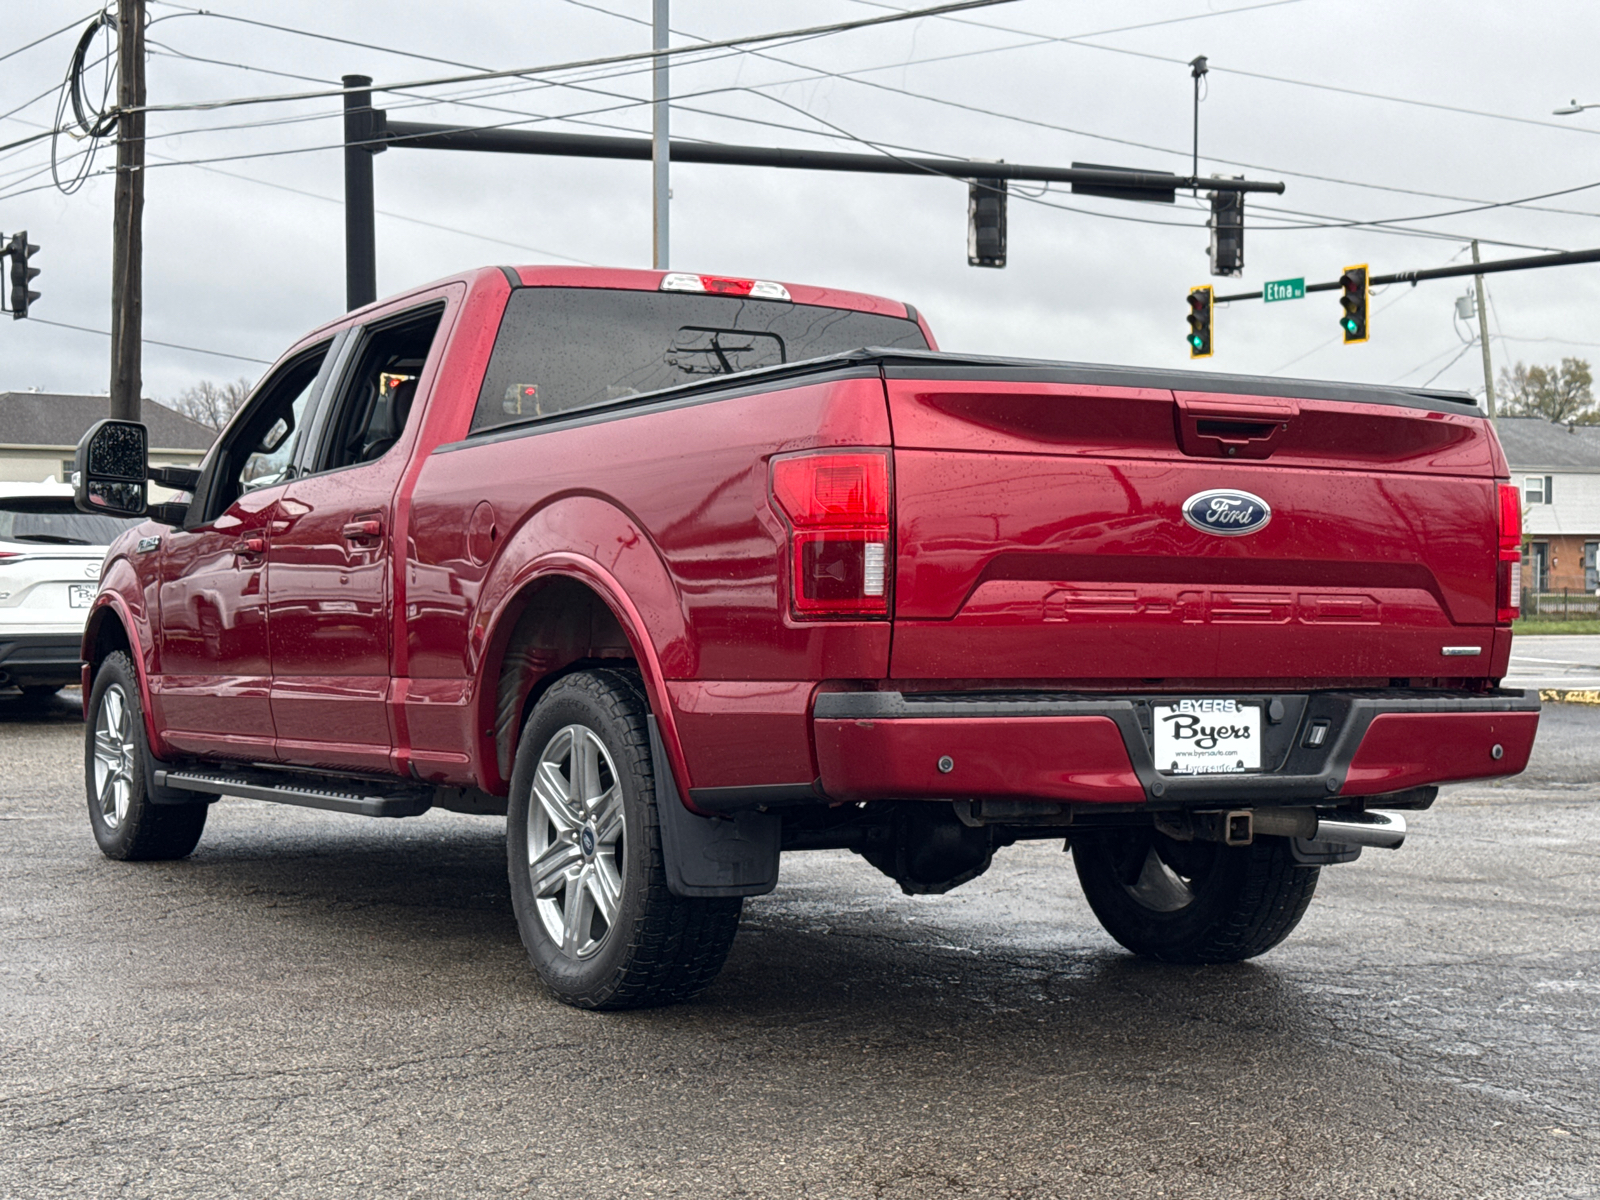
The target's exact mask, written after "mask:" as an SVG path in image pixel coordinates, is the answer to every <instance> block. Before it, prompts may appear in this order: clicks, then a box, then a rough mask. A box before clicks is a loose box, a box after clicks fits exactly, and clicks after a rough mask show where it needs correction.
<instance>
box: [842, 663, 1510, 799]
mask: <svg viewBox="0 0 1600 1200" xmlns="http://www.w3.org/2000/svg"><path fill="white" fill-rule="evenodd" d="M1237 698H1238V699H1241V700H1250V701H1257V702H1260V703H1262V704H1263V706H1264V709H1265V711H1268V712H1270V713H1272V714H1274V715H1275V717H1276V719H1272V718H1271V717H1269V718H1268V721H1267V724H1266V728H1265V729H1264V730H1263V736H1262V762H1263V764H1264V765H1265V766H1266V768H1267V769H1264V770H1262V771H1259V772H1252V773H1248V774H1229V775H1169V774H1163V773H1161V772H1159V771H1157V770H1156V768H1155V764H1154V762H1153V761H1152V758H1151V752H1150V745H1151V742H1150V705H1151V702H1152V700H1160V699H1162V698H1161V697H1137V698H1123V697H1119V698H1106V697H1096V696H1083V695H1062V694H1053V693H993V692H966V693H938V694H916V693H901V692H826V693H823V694H822V695H819V696H818V697H817V699H816V707H815V710H814V718H815V720H814V731H815V737H816V748H817V764H818V768H819V773H820V779H819V784H820V787H821V790H822V791H823V792H824V793H825V794H826V795H827V797H828V798H829V799H832V800H847V801H860V800H889V799H919V798H920V799H930V800H931V799H980V798H981V799H991V798H993V799H1005V798H1009V799H1037V800H1051V801H1061V800H1070V801H1075V802H1079V803H1091V804H1094V803H1100V804H1149V805H1152V806H1156V807H1181V806H1186V805H1191V804H1202V803H1227V804H1250V803H1259V804H1282V803H1305V802H1308V801H1309V802H1318V801H1320V802H1322V803H1324V804H1325V803H1327V802H1328V801H1329V800H1330V799H1332V798H1334V797H1338V796H1373V795H1382V794H1386V793H1390V792H1397V791H1403V790H1405V789H1408V788H1413V787H1423V786H1427V785H1429V784H1436V783H1447V782H1453V781H1457V780H1463V779H1489V778H1495V777H1498V776H1504V775H1515V774H1517V773H1518V772H1519V771H1521V770H1522V769H1523V768H1524V767H1525V766H1527V762H1528V755H1529V753H1530V752H1531V751H1532V749H1533V739H1534V735H1535V733H1536V732H1537V730H1538V725H1539V697H1538V693H1537V692H1522V691H1508V690H1503V691H1498V692H1494V693H1491V694H1489V695H1482V694H1469V693H1458V692H1425V693H1423V692H1405V691H1392V692H1388V691H1373V692H1311V693H1300V694H1297V695H1280V694H1262V695H1257V696H1240V697H1237ZM1318 724H1325V725H1326V730H1325V732H1324V734H1323V736H1322V738H1321V739H1320V743H1319V744H1318V745H1315V746H1313V745H1310V744H1308V742H1309V741H1311V740H1312V739H1311V737H1310V736H1309V735H1310V731H1311V729H1312V728H1313V726H1315V725H1318Z"/></svg>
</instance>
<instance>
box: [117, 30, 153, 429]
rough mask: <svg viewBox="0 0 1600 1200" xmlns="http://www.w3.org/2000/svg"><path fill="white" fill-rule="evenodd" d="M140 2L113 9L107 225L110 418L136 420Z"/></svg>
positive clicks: (140, 303) (139, 371)
mask: <svg viewBox="0 0 1600 1200" xmlns="http://www.w3.org/2000/svg"><path fill="white" fill-rule="evenodd" d="M144 98H145V92H144V0H120V2H119V3H118V5H117V109H118V113H117V184H116V195H115V210H114V215H113V217H112V225H111V415H112V416H113V417H116V418H119V419H121V420H124V421H137V420H138V419H139V393H140V392H141V391H142V390H143V382H144V380H143V361H142V355H141V351H142V350H143V337H144V299H143V290H144V271H143V267H142V265H141V264H142V261H143V257H144V235H143V226H144V113H143V112H140V111H138V110H140V109H142V108H143V107H144Z"/></svg>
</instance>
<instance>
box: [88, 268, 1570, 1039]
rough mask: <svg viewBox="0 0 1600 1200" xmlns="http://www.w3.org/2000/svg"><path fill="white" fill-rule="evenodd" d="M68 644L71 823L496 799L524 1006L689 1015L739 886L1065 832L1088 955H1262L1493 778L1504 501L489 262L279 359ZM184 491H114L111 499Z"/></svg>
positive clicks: (133, 836) (1305, 387)
mask: <svg viewBox="0 0 1600 1200" xmlns="http://www.w3.org/2000/svg"><path fill="white" fill-rule="evenodd" d="M77 466H78V476H77V480H78V482H77V489H78V490H77V502H78V504H79V506H80V507H82V508H83V509H84V510H85V511H89V512H100V513H108V514H112V515H121V516H148V518H149V520H147V521H146V522H145V523H143V524H140V525H138V526H135V527H134V528H131V529H130V530H129V531H128V532H127V533H125V534H124V535H123V536H122V537H121V538H120V540H118V541H117V542H116V543H115V545H113V546H112V548H111V550H110V553H109V554H108V555H107V557H106V561H105V564H104V568H103V573H102V576H101V579H100V584H99V589H98V592H97V594H96V598H95V600H94V604H93V607H92V610H91V613H90V617H89V622H88V626H87V629H86V630H85V634H84V641H83V659H84V667H83V682H84V696H85V715H86V717H87V730H88V735H87V739H86V748H85V764H84V765H85V774H86V785H87V797H88V808H89V818H90V822H91V825H92V827H93V831H94V836H95V838H96V839H97V841H98V843H99V845H100V847H101V849H102V850H103V851H104V852H105V853H106V854H107V855H108V856H110V857H112V858H117V859H167V858H177V857H182V856H184V855H187V854H189V853H190V852H191V851H192V850H193V849H194V847H195V845H196V843H197V841H198V839H199V837H200V835H201V831H202V829H203V827H204V824H205V820H206V814H207V811H208V809H207V804H208V803H209V802H210V801H213V800H215V799H216V798H217V797H218V796H219V795H233V796H243V797H253V798H256V799H262V800H269V801H281V802H285V803H289V804H299V805H309V806H312V807H318V808H324V809H333V810H337V811H342V812H348V813H357V814H366V815H371V816H380V817H405V816H412V815H415V814H419V813H422V812H424V811H426V810H427V809H429V808H430V807H442V808H445V809H451V810H456V811H462V812H476V813H490V814H499V813H504V814H505V815H506V819H507V850H508V856H509V869H510V878H511V893H512V901H513V907H514V909H515V914H516V920H517V923H518V926H519V928H520V931H521V935H522V939H523V942H524V944H525V945H526V947H527V950H528V954H529V956H530V958H531V959H532V962H533V965H534V967H535V968H536V969H537V971H538V973H539V975H540V976H541V977H542V978H543V979H544V981H545V982H546V984H547V985H548V986H549V987H550V988H551V989H552V990H553V991H554V993H555V994H556V995H557V996H558V997H560V998H561V999H562V1000H564V1001H566V1002H567V1003H570V1004H575V1005H580V1006H585V1007H592V1008H623V1007H632V1006H642V1005H650V1004H662V1003H668V1002H672V1001H675V1000H681V999H683V998H686V997H689V996H692V995H694V994H695V993H697V992H698V991H700V990H701V989H703V988H704V987H705V986H706V985H707V984H708V983H709V982H710V981H711V980H712V978H713V977H714V976H715V975H716V973H717V971H718V969H719V968H720V966H721V964H722V962H723V959H724V958H725V956H726V954H727V952H728V948H729V946H730V944H731V942H732V939H733V936H734V932H735V929H736V927H737V924H738V920H739V914H740V908H741V905H742V904H743V898H744V897H745V896H751V895H759V894H762V893H765V892H768V891H770V890H771V889H772V888H773V887H774V886H775V884H776V882H777V878H778V864H779V856H780V853H781V852H782V851H799V850H806V849H835V850H838V849H848V850H851V851H854V852H856V853H858V854H860V855H861V856H862V857H863V858H864V859H865V860H866V861H867V862H869V863H871V864H872V865H873V866H874V867H876V868H878V869H879V870H881V871H882V872H883V873H885V874H886V875H888V876H890V877H891V878H892V879H894V880H895V881H896V882H898V883H899V884H900V886H901V887H902V888H903V889H905V890H906V891H907V892H912V893H937V892H943V891H946V890H948V889H950V888H952V887H955V886H958V885H959V884H961V883H964V882H966V881H968V880H970V879H973V878H975V877H976V876H978V875H980V874H981V873H982V872H983V871H984V870H985V869H987V867H988V866H989V864H990V861H991V858H992V856H993V854H994V853H995V851H996V850H997V849H999V848H1002V847H1005V846H1007V845H1010V844H1012V843H1015V842H1017V841H1018V840H1021V839H1032V838H1052V839H1060V840H1064V841H1065V843H1066V844H1067V846H1068V847H1069V848H1070V850H1071V853H1072V858H1073V862H1074V866H1075V867H1076V871H1077V875H1078V878H1079V880H1080V881H1081V884H1082V887H1083V888H1084V892H1085V895H1086V897H1087V899H1088V901H1089V903H1090V905H1091V906H1092V907H1093V909H1094V911H1095V913H1096V915H1097V916H1098V917H1099V919H1100V920H1101V922H1102V923H1103V924H1104V926H1105V928H1106V929H1107V930H1108V932H1109V933H1110V934H1111V935H1112V936H1113V937H1114V938H1115V939H1116V940H1117V941H1119V942H1120V943H1122V945H1124V946H1125V947H1127V948H1128V949H1130V950H1132V951H1134V952H1136V953H1139V954H1143V955H1146V956H1150V957H1153V958H1156V959H1160V960H1163V961H1167V962H1181V963H1193V962H1225V961H1233V960H1237V959H1242V958H1247V957H1250V956H1252V955H1257V954H1261V953H1263V952H1264V951H1266V950H1268V949H1270V948H1271V947H1272V946H1274V945H1276V944H1277V943H1278V942H1280V941H1281V940H1282V939H1283V938H1285V937H1286V936H1288V934H1289V933H1290V931H1291V930H1292V929H1293V928H1294V926H1295V925H1296V923H1297V922H1298V921H1299V920H1300V918H1301V916H1302V914H1303V913H1304V912H1305V909H1306V906H1307V904H1308V903H1309V902H1310V900H1311V896H1312V892H1313V890H1314V889H1315V887H1316V884H1317V879H1318V874H1319V871H1320V870H1321V868H1322V867H1323V866H1326V865H1329V864H1335V863H1343V862H1348V861H1350V860H1351V859H1353V858H1355V857H1356V856H1357V855H1358V854H1359V853H1361V850H1362V847H1368V846H1377V847H1394V846H1398V845H1399V843H1400V841H1401V839H1402V838H1403V837H1404V833H1405V818H1404V815H1403V814H1404V812H1405V810H1417V809H1425V808H1427V807H1428V806H1429V804H1431V803H1432V801H1433V799H1434V797H1435V795H1436V793H1437V790H1438V785H1439V784H1441V783H1444V782H1447V781H1451V780H1462V779H1481V778H1488V777H1492V776H1504V775H1511V774H1514V773H1516V772H1518V771H1520V770H1522V768H1523V767H1524V765H1525V764H1526V762H1527V759H1528V755H1529V751H1530V750H1531V748H1532V745H1533V740H1534V735H1535V731H1536V728H1537V725H1538V720H1539V701H1538V697H1537V695H1534V694H1529V693H1525V692H1522V691H1515V690H1508V689H1505V688H1502V687H1501V686H1500V681H1501V679H1502V677H1503V676H1504V675H1505V673H1506V667H1507V661H1508V658H1509V654H1510V648H1511V628H1510V626H1511V621H1512V619H1513V617H1514V616H1515V615H1516V604H1517V597H1518V591H1519V582H1518V573H1519V569H1520V564H1519V546H1520V538H1521V534H1520V520H1521V512H1520V507H1519V503H1518V496H1517V493H1516V491H1515V489H1514V488H1513V487H1511V485H1510V484H1509V482H1508V479H1507V475H1508V470H1507V465H1506V461H1505V458H1504V456H1503V454H1502V452H1501V450H1500V446H1499V443H1498V441H1497V439H1496V437H1495V434H1494V431H1493V429H1492V427H1491V425H1490V424H1489V422H1488V421H1486V420H1485V419H1484V417H1483V416H1482V414H1481V413H1480V412H1479V411H1478V410H1477V409H1476V407H1475V406H1474V404H1473V402H1472V400H1471V398H1470V397H1467V396H1464V395H1458V394H1449V393H1439V392H1431V391H1422V390H1414V389H1413V390H1407V389H1398V388H1385V387H1368V386H1356V385H1349V384H1340V383H1315V382H1305V381H1290V380H1279V379H1266V378H1250V377H1242V376H1228V375H1222V374H1212V373H1198V372H1171V371H1156V370H1136V369H1127V368H1118V367H1108V366H1089V365H1082V364H1075V363H1064V362H1046V361H1027V360H1018V359H1003V358H984V357H975V356H972V355H965V354H954V353H941V352H939V351H938V350H937V348H936V347H935V345H934V342H933V338H932V336H931V334H930V333H929V331H928V328H927V325H926V323H925V322H923V321H922V320H921V319H920V318H919V316H918V314H917V313H916V312H915V310H913V309H912V308H910V307H909V306H907V305H904V304H901V303H898V302H893V301H889V300H883V299H878V298H874V297H871V296H865V295H859V294H854V293H849V292H843V291H836V290H831V289H826V288H814V287H801V286H797V285H793V284H787V285H785V284H780V283H775V282H770V281H763V280H747V279H732V278H724V277H716V276H706V275H695V274H686V273H663V272H659V271H630V270H609V269H583V270H576V269H566V268H561V269H554V268H548V267H523V268H520V269H512V268H485V269H483V270H479V271H475V272H472V273H468V274H465V275H462V276H459V277H456V278H452V279H448V280H445V281H443V282H440V283H436V284H432V285H429V286H427V287H422V288H418V289H416V290H414V291H411V292H409V293H407V294H405V295H403V296H399V297H396V298H394V299H389V300H385V301H381V302H379V303H376V304H373V305H369V306H368V307H366V308H363V309H360V310H358V311H356V312H352V313H349V314H347V315H345V316H343V317H341V318H340V319H338V320H336V321H334V322H332V323H330V324H328V325H326V326H324V327H323V328H321V329H318V330H317V331H316V332H314V333H312V334H310V335H308V336H307V337H305V338H304V339H302V340H301V341H300V342H298V343H297V344H296V345H295V346H294V347H293V348H292V349H290V350H289V352H288V353H287V354H285V355H284V356H283V358H282V359H280V360H279V361H278V363H277V364H276V365H274V366H273V367H272V369H271V370H269V371H268V372H267V374H266V376H265V378H264V379H263V380H262V382H261V383H260V384H259V385H258V386H257V387H256V388H255V390H254V392H253V393H252V395H251V396H250V398H249V399H248V401H247V402H246V404H245V405H244V406H243V408H242V409H241V410H240V411H239V413H238V415H237V416H236V417H235V418H234V419H233V421H232V422H231V424H230V425H229V426H228V427H227V429H226V430H225V431H224V432H223V433H222V435H221V436H220V437H219V438H218V440H217V442H216V444H215V445H214V446H213V447H212V449H211V451H210V453H209V455H208V456H207V457H206V459H205V460H204V462H203V464H202V465H201V467H200V468H199V469H198V470H193V469H189V470H184V469H178V468H172V467H164V468H156V469H154V470H151V469H150V468H149V467H148V465H147V458H146V442H145V436H144V430H143V427H142V426H140V425H138V424H137V423H130V422H118V421H105V422H101V423H99V424H98V425H96V426H95V427H94V428H92V429H91V430H90V431H89V432H88V433H87V434H86V435H85V437H84V440H83V442H82V444H81V445H80V447H79V450H78V462H77ZM152 481H153V482H156V483H159V484H162V485H163V486H165V487H168V488H171V489H175V490H176V491H177V492H178V494H179V498H178V499H177V500H174V501H168V502H166V503H163V504H150V503H149V502H148V499H149V497H148V487H149V484H150V483H151V482H152Z"/></svg>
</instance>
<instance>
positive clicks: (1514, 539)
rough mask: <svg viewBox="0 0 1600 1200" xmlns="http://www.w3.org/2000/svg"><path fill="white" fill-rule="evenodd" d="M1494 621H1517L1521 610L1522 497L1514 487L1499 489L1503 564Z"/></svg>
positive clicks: (1500, 568) (1510, 484)
mask: <svg viewBox="0 0 1600 1200" xmlns="http://www.w3.org/2000/svg"><path fill="white" fill-rule="evenodd" d="M1499 573H1500V578H1499V584H1498V591H1499V594H1498V597H1497V599H1496V601H1495V620H1496V621H1499V622H1500V623H1502V624H1505V623H1507V622H1510V621H1515V620H1516V619H1517V612H1518V610H1519V609H1520V608H1521V607H1522V494H1521V493H1520V492H1518V491H1517V487H1516V485H1515V484H1512V483H1502V484H1501V485H1500V563H1499Z"/></svg>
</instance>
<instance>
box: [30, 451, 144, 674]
mask: <svg viewBox="0 0 1600 1200" xmlns="http://www.w3.org/2000/svg"><path fill="white" fill-rule="evenodd" d="M138 523H139V522H138V521H137V520H126V519H124V518H121V517H107V516H101V515H100V514H98V513H81V512H79V511H78V510H77V509H76V508H75V507H73V503H72V488H71V486H70V485H68V484H65V483H0V687H3V686H9V687H16V688H21V689H22V694H23V695H24V696H31V697H35V698H43V697H45V696H48V695H50V694H51V693H53V692H55V691H56V689H57V688H60V687H63V686H65V685H67V684H72V683H77V682H78V679H79V675H78V661H79V659H78V654H79V649H80V645H79V644H80V642H81V641H82V639H83V624H84V621H85V619H86V618H87V617H88V615H89V605H90V604H91V603H92V602H93V600H94V595H95V592H96V591H97V590H99V587H100V562H101V560H102V559H104V558H105V554H106V547H107V546H108V545H109V544H110V543H111V542H112V541H113V540H114V539H115V538H116V536H117V535H118V534H119V533H121V532H122V531H123V530H124V529H126V528H128V527H129V526H130V525H137V524H138Z"/></svg>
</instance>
